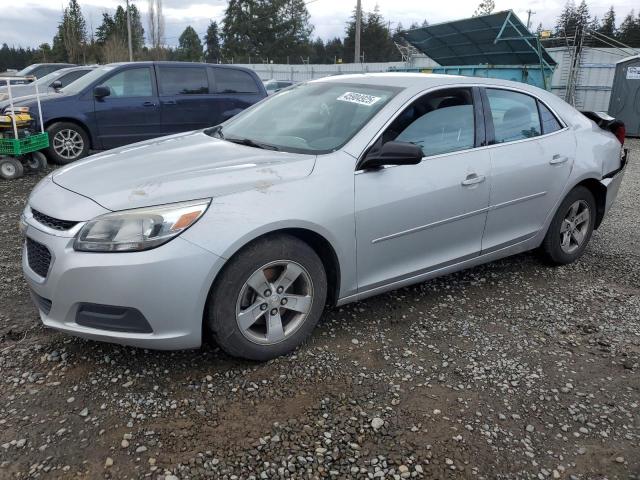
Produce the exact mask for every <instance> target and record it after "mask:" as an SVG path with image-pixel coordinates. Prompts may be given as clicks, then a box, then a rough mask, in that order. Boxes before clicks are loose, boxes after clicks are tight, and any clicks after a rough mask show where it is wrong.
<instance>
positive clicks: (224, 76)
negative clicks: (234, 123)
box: [210, 67, 265, 123]
mask: <svg viewBox="0 0 640 480" xmlns="http://www.w3.org/2000/svg"><path fill="white" fill-rule="evenodd" d="M210 68H211V70H212V72H213V77H214V81H215V93H216V102H215V109H216V116H217V120H216V123H221V122H224V121H225V120H228V119H230V118H231V117H233V116H234V115H237V114H238V113H240V112H241V111H242V110H244V109H245V108H247V107H250V106H251V105H253V104H254V103H256V102H258V101H259V100H261V99H262V98H264V96H265V95H264V93H262V91H261V89H259V88H258V85H257V83H256V80H255V78H254V77H253V76H252V75H250V74H249V73H248V72H245V71H244V70H240V69H237V68H232V67H210Z"/></svg>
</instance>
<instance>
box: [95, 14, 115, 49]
mask: <svg viewBox="0 0 640 480" xmlns="http://www.w3.org/2000/svg"><path fill="white" fill-rule="evenodd" d="M115 25H116V24H115V22H114V21H113V17H111V15H109V14H108V13H107V12H104V13H103V14H102V23H101V24H100V25H99V26H98V28H97V29H96V42H97V43H98V44H99V45H104V43H105V42H106V41H107V39H108V38H109V36H110V35H111V34H113V32H114V31H115Z"/></svg>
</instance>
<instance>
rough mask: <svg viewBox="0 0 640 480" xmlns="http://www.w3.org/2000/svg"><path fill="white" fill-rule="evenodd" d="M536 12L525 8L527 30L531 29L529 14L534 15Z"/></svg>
mask: <svg viewBox="0 0 640 480" xmlns="http://www.w3.org/2000/svg"><path fill="white" fill-rule="evenodd" d="M535 13H536V12H534V11H533V10H531V9H529V10H527V30H531V15H534V14H535Z"/></svg>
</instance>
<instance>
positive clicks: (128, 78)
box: [102, 67, 153, 97]
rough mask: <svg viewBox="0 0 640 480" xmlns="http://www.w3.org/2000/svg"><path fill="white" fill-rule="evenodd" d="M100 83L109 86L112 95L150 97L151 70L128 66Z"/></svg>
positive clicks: (151, 92) (151, 90)
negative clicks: (128, 67)
mask: <svg viewBox="0 0 640 480" xmlns="http://www.w3.org/2000/svg"><path fill="white" fill-rule="evenodd" d="M102 85H104V86H105V87H109V89H110V90H111V96H112V97H151V96H153V87H152V86H151V71H150V70H149V68H148V67H143V68H130V69H128V70H124V71H122V72H119V73H116V74H115V75H114V76H113V77H111V78H109V79H108V80H107V81H106V82H104V83H103V84H102Z"/></svg>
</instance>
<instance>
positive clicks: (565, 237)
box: [542, 186, 596, 265]
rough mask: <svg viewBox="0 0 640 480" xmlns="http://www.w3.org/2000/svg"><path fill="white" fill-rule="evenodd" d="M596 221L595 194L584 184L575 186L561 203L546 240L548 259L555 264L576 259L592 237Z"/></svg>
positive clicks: (544, 246) (544, 243)
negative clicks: (583, 185)
mask: <svg viewBox="0 0 640 480" xmlns="http://www.w3.org/2000/svg"><path fill="white" fill-rule="evenodd" d="M574 209H576V210H574ZM583 212H587V213H583ZM585 215H586V216H587V217H588V218H586V217H585ZM576 220H578V221H577V222H576ZM595 221H596V201H595V198H594V197H593V194H592V193H591V192H590V191H589V189H587V188H586V187H582V186H578V187H576V188H574V189H573V190H571V191H570V192H569V194H568V195H567V196H566V197H565V199H564V200H563V201H562V203H561V204H560V206H559V207H558V210H557V211H556V214H555V215H554V217H553V220H552V221H551V225H549V230H548V231H547V235H546V236H545V238H544V241H543V242H542V253H543V255H544V256H545V258H546V260H547V261H549V262H550V263H551V264H554V265H567V264H569V263H572V262H575V261H576V260H577V259H578V258H580V257H581V256H582V254H583V253H584V250H585V248H586V247H587V244H588V243H589V240H590V239H591V234H592V233H593V228H594V225H595Z"/></svg>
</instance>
